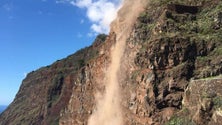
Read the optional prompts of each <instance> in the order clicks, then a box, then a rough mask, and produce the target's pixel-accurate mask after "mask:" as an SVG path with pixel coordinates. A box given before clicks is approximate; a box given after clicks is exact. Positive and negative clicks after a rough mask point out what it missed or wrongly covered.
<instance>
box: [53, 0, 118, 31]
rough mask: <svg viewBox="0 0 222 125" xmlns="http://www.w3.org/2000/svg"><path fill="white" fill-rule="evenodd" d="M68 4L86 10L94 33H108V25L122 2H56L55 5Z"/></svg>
mask: <svg viewBox="0 0 222 125" xmlns="http://www.w3.org/2000/svg"><path fill="white" fill-rule="evenodd" d="M67 2H68V3H70V4H72V5H73V6H76V7H79V8H81V9H86V16H87V17H88V19H89V20H90V21H91V22H92V25H91V30H92V31H93V32H94V33H108V32H109V25H110V23H111V22H112V21H113V20H114V19H115V17H116V15H117V11H118V9H119V7H120V4H121V3H122V0H57V1H56V3H67Z"/></svg>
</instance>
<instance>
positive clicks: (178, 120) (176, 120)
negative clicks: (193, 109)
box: [165, 116, 195, 125]
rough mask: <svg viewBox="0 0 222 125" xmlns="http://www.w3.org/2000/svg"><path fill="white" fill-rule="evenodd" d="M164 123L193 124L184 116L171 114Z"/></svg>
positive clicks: (169, 124) (193, 124) (170, 124)
mask: <svg viewBox="0 0 222 125" xmlns="http://www.w3.org/2000/svg"><path fill="white" fill-rule="evenodd" d="M165 125H195V123H193V122H192V121H191V120H190V119H188V118H186V117H179V116H173V117H172V118H171V119H170V120H169V121H168V122H167V123H166V124H165Z"/></svg>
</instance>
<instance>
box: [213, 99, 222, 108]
mask: <svg viewBox="0 0 222 125" xmlns="http://www.w3.org/2000/svg"><path fill="white" fill-rule="evenodd" d="M213 103H214V106H215V108H222V97H220V96H217V97H215V98H213Z"/></svg>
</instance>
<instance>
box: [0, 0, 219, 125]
mask: <svg viewBox="0 0 222 125" xmlns="http://www.w3.org/2000/svg"><path fill="white" fill-rule="evenodd" d="M129 1H130V0H129ZM127 9H128V8H127V7H126V8H125V9H123V10H122V11H121V12H130V11H128V10H127ZM142 10H143V9H142ZM221 10H222V2H221V1H220V0H196V1H189V0H185V1H180V0H172V1H167V0H164V1H160V0H150V1H149V3H148V4H147V6H146V8H145V9H144V10H143V11H142V12H141V13H140V16H139V17H138V18H136V21H135V22H134V23H133V25H132V27H131V28H130V30H128V32H129V35H127V39H126V43H125V46H126V47H125V50H124V54H123V56H122V58H121V66H120V71H119V72H118V73H119V75H118V76H119V77H118V80H119V85H120V91H121V92H120V93H121V95H122V96H121V109H122V116H123V121H124V123H123V124H124V125H188V124H189V125H219V124H221V122H222V121H221V117H222V111H221V108H222V93H221V92H222V86H221V84H222V77H221V74H222V37H221V34H222V11H221ZM121 25H123V26H124V24H121ZM117 36H119V34H118V32H115V30H112V32H110V34H109V35H108V36H107V37H106V36H105V35H100V36H98V37H97V39H96V40H95V42H94V43H93V45H92V46H90V47H87V48H85V49H82V50H80V51H78V52H77V53H76V54H74V55H71V56H69V57H67V58H66V59H63V60H60V61H57V62H55V63H54V64H52V65H51V66H48V67H44V68H41V69H39V70H37V71H34V72H32V73H30V74H29V75H28V76H27V78H25V79H24V81H23V83H22V86H21V88H20V90H19V92H18V94H17V95H16V98H15V100H14V101H13V103H12V104H11V105H10V106H9V107H8V108H7V110H6V111H4V113H3V114H1V115H0V124H1V125H30V124H31V125H57V124H59V125H86V124H88V118H89V117H90V116H91V115H92V114H93V113H94V112H95V111H96V110H98V108H99V107H97V106H96V103H97V102H96V100H97V98H99V97H101V96H102V95H103V94H104V92H105V89H106V88H105V85H106V84H107V83H106V82H104V81H106V77H105V74H107V73H109V66H110V62H111V57H110V55H111V50H112V46H114V45H115V44H116V42H118V41H116V40H117ZM98 92H100V93H101V95H97V93H98Z"/></svg>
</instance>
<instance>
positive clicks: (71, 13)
mask: <svg viewBox="0 0 222 125" xmlns="http://www.w3.org/2000/svg"><path fill="white" fill-rule="evenodd" d="M119 5H120V4H119V1H118V0H112V1H110V0H93V1H92V0H0V57H1V58H0V79H1V81H0V82H1V83H0V105H8V104H9V103H11V102H12V100H13V99H14V97H15V94H16V93H17V91H18V89H19V87H20V84H21V82H22V79H24V78H25V75H26V74H27V73H28V72H31V71H33V70H36V69H38V68H40V67H42V66H47V65H50V64H51V63H53V62H54V61H56V60H58V59H62V58H65V57H66V56H68V55H70V54H72V53H74V52H75V51H77V50H78V49H80V48H83V47H85V46H89V45H90V44H91V43H92V42H93V40H94V38H95V36H96V34H98V33H108V31H109V23H110V22H111V20H112V19H113V18H114V17H115V14H116V11H117V9H118V8H119ZM104 6H105V8H106V10H103V9H102V8H103V7H104ZM107 15H109V16H108V17H107Z"/></svg>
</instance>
